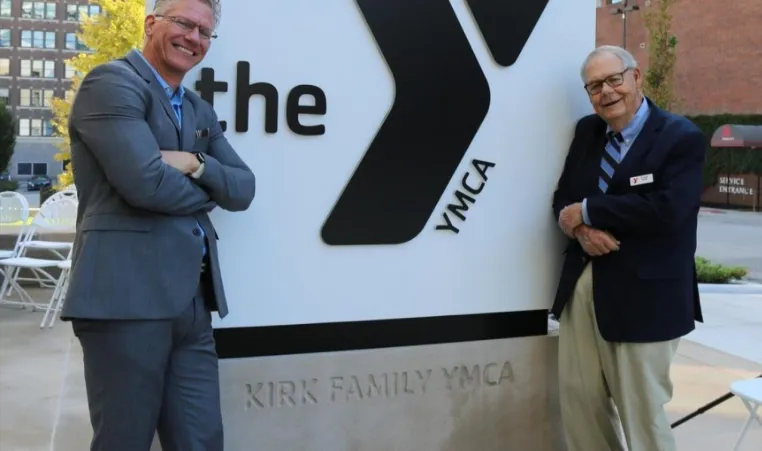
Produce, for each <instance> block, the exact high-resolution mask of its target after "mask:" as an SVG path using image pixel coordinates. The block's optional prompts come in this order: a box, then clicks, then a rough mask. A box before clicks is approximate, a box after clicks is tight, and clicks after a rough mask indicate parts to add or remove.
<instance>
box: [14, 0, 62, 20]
mask: <svg viewBox="0 0 762 451" xmlns="http://www.w3.org/2000/svg"><path fill="white" fill-rule="evenodd" d="M21 17H23V18H25V19H48V20H55V18H56V4H55V2H23V3H21Z"/></svg>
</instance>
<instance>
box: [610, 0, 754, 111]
mask: <svg viewBox="0 0 762 451" xmlns="http://www.w3.org/2000/svg"><path fill="white" fill-rule="evenodd" d="M657 1H658V0H629V5H637V6H638V7H639V8H640V11H633V12H629V13H627V14H626V16H627V19H626V20H627V36H626V46H627V50H629V51H630V52H632V53H633V55H634V56H635V58H637V60H638V62H639V63H640V64H641V65H642V67H643V68H644V69H645V68H647V67H648V54H647V49H646V46H647V45H648V38H647V35H646V31H645V28H644V26H643V21H642V19H641V13H642V11H643V10H645V9H647V8H653V7H654V6H655V5H656V2H657ZM622 5H623V2H622V0H613V1H612V0H598V9H597V17H596V24H597V25H596V43H597V44H598V45H601V44H614V45H619V46H621V45H622V38H623V37H622V34H623V33H622V30H623V26H622V25H623V24H622V22H623V19H622V15H621V14H612V13H611V10H612V9H615V8H617V7H621V6H622ZM670 12H671V14H672V34H674V35H675V36H676V37H677V40H678V44H677V62H676V68H675V94H676V97H677V99H678V100H679V105H678V108H679V112H681V113H684V114H689V115H695V114H720V113H730V114H762V28H760V27H761V26H762V0H734V1H719V0H677V1H676V2H675V4H674V6H673V7H672V8H671V10H670Z"/></svg>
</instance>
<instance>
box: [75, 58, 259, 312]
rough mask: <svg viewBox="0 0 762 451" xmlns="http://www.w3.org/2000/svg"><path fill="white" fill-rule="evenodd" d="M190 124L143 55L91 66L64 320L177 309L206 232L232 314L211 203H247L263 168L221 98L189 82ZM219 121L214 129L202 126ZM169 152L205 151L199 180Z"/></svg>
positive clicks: (218, 291)
mask: <svg viewBox="0 0 762 451" xmlns="http://www.w3.org/2000/svg"><path fill="white" fill-rule="evenodd" d="M182 116H183V121H182V128H180V127H179V126H178V122H177V118H176V116H175V114H174V111H173V110H172V107H171V105H170V104H169V99H168V98H167V95H166V94H165V92H164V90H163V89H162V87H161V86H160V84H159V82H158V80H157V79H156V78H155V77H154V75H153V73H152V71H151V68H150V67H149V66H148V65H147V64H146V63H145V61H144V60H143V58H142V57H141V55H139V54H137V52H136V51H134V50H133V51H131V52H130V53H128V54H127V55H126V56H125V57H124V58H121V59H118V60H115V61H112V62H109V63H106V64H103V65H101V66H98V67H96V68H95V69H93V70H92V71H90V72H89V73H88V74H87V76H86V77H85V79H84V80H83V81H82V85H81V87H80V89H79V91H78V93H77V96H76V98H75V100H74V103H73V105H72V109H71V114H70V123H69V136H70V139H71V164H72V166H73V170H74V176H75V183H76V186H77V190H78V193H79V202H80V205H79V211H78V217H77V235H76V241H75V244H74V250H73V253H72V270H71V275H70V281H69V288H68V292H67V295H66V299H65V303H64V307H63V312H62V315H61V316H62V318H63V319H64V320H68V319H72V318H87V319H167V318H173V317H175V316H177V315H179V314H180V313H182V312H183V310H184V309H185V308H186V307H187V306H188V305H189V303H190V302H191V300H192V299H193V296H194V295H195V294H196V289H197V287H198V283H199V277H200V271H201V263H202V255H203V245H204V244H203V243H204V239H203V236H202V234H201V233H200V231H199V230H198V226H199V224H200V225H201V227H202V228H203V229H204V232H205V233H206V236H207V242H208V252H209V261H210V265H211V274H212V280H213V286H214V299H213V301H214V303H215V305H216V310H217V311H218V313H219V315H220V317H224V316H225V315H227V313H228V307H227V302H226V300H225V291H224V289H223V286H222V279H221V277H220V264H219V260H218V258H217V240H218V239H219V236H218V235H217V232H216V231H215V229H214V226H213V225H212V223H211V221H210V220H209V217H208V215H207V213H208V212H209V211H211V210H212V209H214V208H215V207H217V206H219V207H221V208H223V209H225V210H228V211H241V210H246V209H247V208H248V207H249V205H250V204H251V202H252V200H253V198H254V188H255V182H254V174H253V173H252V171H251V170H250V169H249V168H248V167H247V165H246V164H245V163H244V162H243V161H242V160H241V158H240V157H239V156H238V154H237V153H236V151H235V150H234V149H233V148H232V147H231V146H230V144H229V143H228V141H227V140H226V139H225V136H224V135H223V133H222V129H221V127H220V125H219V122H218V120H217V115H216V114H215V112H214V110H213V109H212V108H211V106H210V105H209V104H208V103H207V102H205V101H204V100H203V99H201V98H200V97H199V96H198V95H196V94H195V93H193V92H191V91H190V90H186V92H185V98H184V99H183V107H182ZM203 129H209V130H210V133H209V134H208V136H206V137H197V136H196V131H197V130H203ZM160 150H186V151H198V152H204V153H205V155H206V168H205V170H204V173H203V175H202V176H201V177H200V178H199V179H198V180H194V179H192V178H190V177H188V176H186V175H184V174H182V173H181V172H180V171H178V170H176V169H174V168H172V167H171V166H168V165H166V164H165V163H163V162H162V160H161V154H160V153H159V151H160Z"/></svg>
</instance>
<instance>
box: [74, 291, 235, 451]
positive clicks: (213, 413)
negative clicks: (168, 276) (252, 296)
mask: <svg viewBox="0 0 762 451" xmlns="http://www.w3.org/2000/svg"><path fill="white" fill-rule="evenodd" d="M208 284H209V282H201V283H199V289H198V290H197V294H196V296H195V297H194V298H193V300H192V302H189V303H188V307H187V309H185V310H184V311H183V313H182V314H181V315H180V316H178V317H177V318H174V319H168V320H85V319H74V320H73V321H72V326H73V328H74V333H75V335H76V336H77V338H79V341H80V343H81V344H82V350H83V354H84V363H85V365H84V366H85V383H86V385H87V396H88V403H89V406H90V421H91V423H92V426H93V431H94V434H93V440H92V443H91V447H90V449H91V450H92V451H149V450H150V448H151V443H152V441H153V438H154V435H155V433H156V432H157V431H158V434H159V439H160V441H161V445H162V449H163V451H223V429H222V415H221V412H220V392H219V374H218V367H217V354H216V351H215V346H214V337H213V336H212V324H211V313H210V309H209V307H208V306H207V305H205V302H204V297H205V296H204V291H205V290H208V289H211V288H210V287H208ZM189 301H190V300H189Z"/></svg>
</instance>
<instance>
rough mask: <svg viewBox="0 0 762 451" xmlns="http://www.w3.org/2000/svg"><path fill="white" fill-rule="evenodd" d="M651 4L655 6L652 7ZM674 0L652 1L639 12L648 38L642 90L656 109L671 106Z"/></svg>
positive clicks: (672, 106) (673, 102)
mask: <svg viewBox="0 0 762 451" xmlns="http://www.w3.org/2000/svg"><path fill="white" fill-rule="evenodd" d="M654 3H655V4H654ZM674 3H675V0H652V3H651V6H650V7H648V8H646V9H645V10H644V11H643V15H642V16H643V24H644V25H645V28H646V32H647V35H648V70H647V71H646V74H645V80H644V81H645V83H644V86H643V90H644V91H645V93H646V95H647V96H648V97H649V98H650V99H651V100H653V101H654V103H656V105H658V106H659V107H661V108H663V109H666V110H670V109H672V108H674V106H675V102H676V101H675V93H674V74H675V62H676V60H677V54H676V47H677V38H676V37H675V36H674V35H673V34H672V15H671V14H670V12H669V9H670V7H671V6H672V5H673V4H674Z"/></svg>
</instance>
